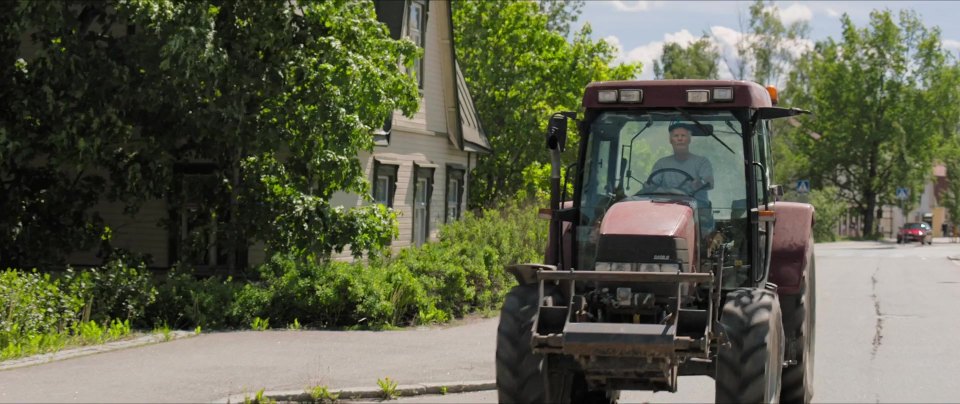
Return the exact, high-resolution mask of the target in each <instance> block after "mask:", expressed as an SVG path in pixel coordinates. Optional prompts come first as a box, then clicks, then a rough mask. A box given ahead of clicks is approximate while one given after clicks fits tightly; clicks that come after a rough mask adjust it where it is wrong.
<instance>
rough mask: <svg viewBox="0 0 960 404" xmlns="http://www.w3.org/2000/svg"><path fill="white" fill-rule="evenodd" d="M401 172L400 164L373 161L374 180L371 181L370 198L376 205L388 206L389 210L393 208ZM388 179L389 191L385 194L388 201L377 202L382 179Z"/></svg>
mask: <svg viewBox="0 0 960 404" xmlns="http://www.w3.org/2000/svg"><path fill="white" fill-rule="evenodd" d="M398 171H400V164H398V163H395V162H390V161H381V160H379V159H376V158H374V160H373V170H371V172H372V176H373V180H372V181H371V185H372V186H371V190H370V196H371V197H372V198H373V202H374V203H379V204H383V205H386V207H388V208H393V204H394V197H395V196H396V194H397V173H398ZM381 178H386V185H387V187H388V188H387V190H386V192H385V194H386V197H387V200H386V201H385V202H386V203H384V202H383V201H380V200H377V194H378V193H379V191H380V190H379V186H380V179H381Z"/></svg>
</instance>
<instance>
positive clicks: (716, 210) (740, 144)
mask: <svg viewBox="0 0 960 404" xmlns="http://www.w3.org/2000/svg"><path fill="white" fill-rule="evenodd" d="M743 132H744V131H743V125H742V124H741V121H740V120H738V119H737V118H736V117H735V116H734V115H733V114H732V113H731V112H730V111H710V110H699V111H697V110H673V111H607V112H603V113H601V114H600V115H599V116H598V117H597V118H596V119H595V120H594V121H593V123H592V124H591V125H590V134H589V140H588V144H587V150H586V158H585V160H584V165H583V166H584V168H583V178H582V181H583V182H582V184H583V187H582V191H581V195H580V220H579V223H578V229H577V232H578V237H577V239H578V244H579V246H578V247H579V251H580V254H579V257H580V259H579V261H580V262H578V264H579V265H580V267H581V268H590V267H592V266H593V255H594V254H595V252H594V251H595V247H596V245H595V244H594V243H595V240H596V234H595V233H596V231H597V224H598V223H599V221H600V220H601V219H602V217H603V214H604V213H605V212H606V210H607V209H608V208H609V207H610V206H611V205H612V204H613V203H616V202H618V201H621V200H624V199H627V198H634V199H636V198H659V199H677V200H685V201H693V202H692V204H694V205H695V206H697V210H698V212H697V216H698V219H699V220H697V222H698V226H699V234H700V235H701V239H704V238H705V237H707V236H709V235H710V234H711V233H713V232H715V231H717V230H718V229H721V228H725V227H728V226H729V225H731V223H732V222H734V221H741V222H737V224H738V226H737V227H738V228H741V227H742V228H745V226H746V222H745V220H744V219H745V218H746V207H747V203H746V201H747V186H746V179H745V167H744V161H745V158H744V154H743V153H744V138H743ZM740 225H742V226H740ZM738 233H742V232H738Z"/></svg>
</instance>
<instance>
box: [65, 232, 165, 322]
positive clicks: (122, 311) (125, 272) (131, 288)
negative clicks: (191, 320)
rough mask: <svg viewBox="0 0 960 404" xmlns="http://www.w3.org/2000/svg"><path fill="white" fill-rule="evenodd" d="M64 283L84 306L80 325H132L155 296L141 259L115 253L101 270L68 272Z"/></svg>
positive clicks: (91, 269) (123, 253) (90, 269)
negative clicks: (129, 322)
mask: <svg viewBox="0 0 960 404" xmlns="http://www.w3.org/2000/svg"><path fill="white" fill-rule="evenodd" d="M67 279H68V282H69V284H70V285H69V287H68V288H69V290H70V291H71V293H73V294H77V295H78V296H79V297H80V298H82V299H83V301H84V302H86V305H87V307H85V313H84V319H83V320H84V321H86V320H92V321H96V322H97V323H107V322H109V321H110V320H111V319H129V320H134V321H135V322H136V321H138V320H141V319H143V318H144V314H145V310H146V308H147V306H148V305H150V304H151V303H153V302H154V300H155V299H156V296H157V290H156V288H155V287H154V285H153V282H152V280H151V279H150V273H149V270H148V269H147V264H146V262H145V261H144V259H143V258H142V257H139V256H136V255H133V254H128V253H126V252H123V251H121V250H115V251H114V252H113V253H112V254H111V255H110V257H109V258H108V259H107V261H106V262H105V263H104V264H103V266H100V267H94V268H89V269H78V270H76V272H74V271H70V272H68V277H67ZM139 325H145V324H139Z"/></svg>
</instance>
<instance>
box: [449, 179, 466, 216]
mask: <svg viewBox="0 0 960 404" xmlns="http://www.w3.org/2000/svg"><path fill="white" fill-rule="evenodd" d="M463 173H464V170H463V169H459V168H454V167H450V166H448V167H447V198H446V211H447V215H446V221H447V223H450V222H453V221H455V220H457V219H460V210H461V206H462V205H463V186H464V178H463V177H464V175H463Z"/></svg>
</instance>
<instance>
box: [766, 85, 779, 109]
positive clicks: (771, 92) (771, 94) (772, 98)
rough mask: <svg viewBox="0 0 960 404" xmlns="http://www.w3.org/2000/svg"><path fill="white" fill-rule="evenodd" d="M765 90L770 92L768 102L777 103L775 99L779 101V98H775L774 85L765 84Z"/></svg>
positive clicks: (775, 90)
mask: <svg viewBox="0 0 960 404" xmlns="http://www.w3.org/2000/svg"><path fill="white" fill-rule="evenodd" d="M767 92H768V93H770V103H771V104H773V105H777V101H779V98H777V88H776V87H774V86H767Z"/></svg>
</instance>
